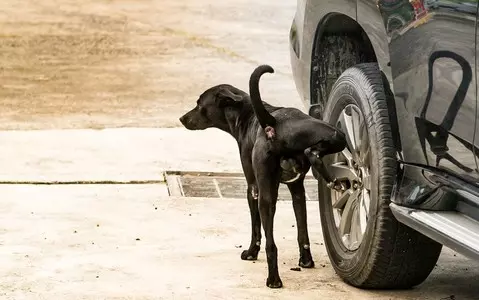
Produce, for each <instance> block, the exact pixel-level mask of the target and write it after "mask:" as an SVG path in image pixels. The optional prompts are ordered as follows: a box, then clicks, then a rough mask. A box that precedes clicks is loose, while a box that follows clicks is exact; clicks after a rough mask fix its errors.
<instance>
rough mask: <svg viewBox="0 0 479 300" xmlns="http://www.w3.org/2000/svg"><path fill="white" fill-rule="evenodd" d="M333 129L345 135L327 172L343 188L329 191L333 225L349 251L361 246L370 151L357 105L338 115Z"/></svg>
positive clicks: (367, 200) (368, 190)
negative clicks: (345, 142)
mask: <svg viewBox="0 0 479 300" xmlns="http://www.w3.org/2000/svg"><path fill="white" fill-rule="evenodd" d="M336 126H337V127H338V128H340V129H341V130H342V131H343V132H344V133H345V135H346V141H347V147H346V148H345V149H344V150H343V151H342V152H339V153H336V154H334V155H333V156H332V160H331V163H330V164H329V169H330V171H331V173H332V175H333V176H334V177H335V178H337V179H338V180H339V181H340V182H341V183H342V184H343V185H344V186H345V187H346V188H345V189H344V190H341V191H337V190H331V201H332V203H331V204H332V208H333V216H334V222H335V225H336V230H337V232H338V235H339V238H340V240H341V241H342V243H343V245H344V246H345V247H346V248H347V249H348V250H350V251H354V250H357V249H358V248H359V246H360V245H361V242H362V239H363V236H364V234H365V232H366V227H367V223H368V220H369V207H370V202H371V181H370V179H371V176H370V164H371V151H370V141H369V136H368V132H367V125H366V123H365V119H364V116H363V114H362V113H361V110H360V109H359V107H358V106H357V105H354V104H349V105H347V106H346V107H345V108H344V109H343V110H342V111H341V113H340V116H339V119H338V121H337V123H336Z"/></svg>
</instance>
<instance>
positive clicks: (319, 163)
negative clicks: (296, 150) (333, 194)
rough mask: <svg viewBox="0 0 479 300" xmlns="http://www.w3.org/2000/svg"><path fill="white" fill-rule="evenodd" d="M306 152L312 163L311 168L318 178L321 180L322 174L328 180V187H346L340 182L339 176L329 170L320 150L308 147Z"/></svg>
mask: <svg viewBox="0 0 479 300" xmlns="http://www.w3.org/2000/svg"><path fill="white" fill-rule="evenodd" d="M304 154H305V155H306V156H307V157H308V160H309V162H310V163H311V169H312V171H313V175H314V177H315V178H316V179H318V180H319V176H322V177H323V179H324V180H325V181H326V182H327V184H328V187H330V188H334V189H336V190H343V189H344V188H345V187H344V186H343V185H342V184H341V183H340V182H338V180H337V178H335V177H334V176H333V175H332V174H331V172H329V171H328V169H327V168H326V166H325V165H324V162H323V156H324V155H323V154H322V153H321V152H320V151H318V150H314V149H311V148H307V149H306V150H304Z"/></svg>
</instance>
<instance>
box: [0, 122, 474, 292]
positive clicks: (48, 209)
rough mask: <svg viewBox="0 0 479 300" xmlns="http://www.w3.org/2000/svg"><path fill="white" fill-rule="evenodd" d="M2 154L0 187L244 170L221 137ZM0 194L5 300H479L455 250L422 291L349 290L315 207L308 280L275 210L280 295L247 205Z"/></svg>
mask: <svg viewBox="0 0 479 300" xmlns="http://www.w3.org/2000/svg"><path fill="white" fill-rule="evenodd" d="M186 137H188V138H189V139H188V140H186V139H185V138H186ZM213 141H214V142H213ZM41 142H42V143H41ZM0 145H1V146H0V154H1V158H2V162H1V164H2V166H3V167H2V175H1V176H2V180H20V181H28V180H34V181H38V180H43V181H65V180H67V181H77V180H120V181H128V180H151V179H155V180H156V179H159V178H162V175H161V174H162V171H164V170H195V169H197V170H202V171H239V168H240V166H239V161H238V158H237V153H236V148H235V146H236V145H235V143H234V140H233V139H232V138H231V137H229V136H228V135H226V134H223V133H222V132H220V131H216V130H207V131H202V132H189V131H186V130H183V129H147V130H144V129H111V130H100V131H97V130H72V131H70V130H67V131H28V132H16V133H13V132H2V133H0ZM202 146H205V147H206V148H205V149H206V150H202ZM13 149H15V150H13ZM9 156H10V159H9ZM11 157H13V159H12V158H11ZM9 174H10V175H9ZM0 193H1V195H2V196H1V198H2V202H1V206H0V210H1V215H2V218H1V219H0V228H1V230H0V251H1V253H2V255H0V265H1V266H2V268H0V276H1V278H2V280H1V282H0V298H1V299H263V298H268V299H269V298H271V299H272V298H280V299H293V298H298V297H301V298H307V299H331V298H336V299H405V298H407V299H478V298H479V297H478V295H479V287H478V286H477V284H476V283H477V274H478V273H477V269H478V268H479V263H478V262H474V261H471V260H469V259H467V258H464V257H462V256H460V255H458V254H455V253H454V252H452V251H450V250H448V249H446V250H445V251H443V254H442V256H441V258H440V260H439V262H438V266H437V267H436V269H435V270H434V271H433V273H432V274H431V276H430V277H429V278H428V280H427V281H426V282H425V283H424V284H422V285H421V286H419V287H416V288H415V289H413V290H410V291H361V290H358V289H355V288H352V287H350V286H348V285H346V284H344V283H343V282H342V281H341V280H339V278H338V277H337V276H336V275H335V273H334V270H333V269H332V267H331V265H330V264H329V260H328V257H327V254H326V250H325V248H324V245H322V243H323V239H322V234H321V226H320V223H319V212H318V208H317V205H316V203H315V202H309V203H308V218H309V228H310V235H311V240H312V250H313V255H314V259H315V261H316V264H317V268H315V269H313V270H302V271H301V272H294V271H291V270H290V268H291V267H295V266H296V263H297V259H298V257H297V256H298V253H297V252H298V251H297V248H296V247H297V246H296V228H295V227H294V224H295V221H294V214H293V210H292V207H291V203H290V202H280V203H279V205H278V210H277V216H276V219H275V220H276V222H275V237H276V240H277V244H278V248H279V261H280V272H281V275H282V279H283V282H284V284H285V288H284V289H282V290H276V291H273V290H270V289H268V288H266V287H265V286H264V283H265V276H266V268H267V266H266V261H265V254H264V251H262V252H261V254H260V258H259V260H258V261H257V262H256V263H251V262H244V261H241V260H240V258H239V255H240V253H241V251H242V250H243V248H244V247H246V246H247V244H248V242H249V240H248V239H249V236H250V232H249V228H250V226H249V214H248V208H247V203H246V201H245V200H243V199H222V200H218V199H202V198H174V197H169V196H168V193H167V188H166V185H165V184H163V183H158V184H141V185H98V184H94V185H50V186H45V185H40V186H39V185H17V184H16V185H11V184H2V185H0ZM240 247H241V248H240ZM452 296H453V297H452Z"/></svg>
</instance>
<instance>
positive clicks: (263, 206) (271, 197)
mask: <svg viewBox="0 0 479 300" xmlns="http://www.w3.org/2000/svg"><path fill="white" fill-rule="evenodd" d="M265 149H267V148H260V149H259V150H258V149H256V146H255V150H257V151H254V152H253V162H254V163H253V165H254V168H255V176H256V181H257V183H258V190H259V212H260V215H261V223H262V224H263V228H264V234H265V237H266V258H267V261H268V278H267V279H266V285H267V286H268V287H270V288H280V287H282V286H283V282H282V281H281V278H280V277H279V270H278V248H277V247H276V244H275V242H274V237H273V220H274V214H275V212H276V201H277V200H278V188H279V182H280V177H281V172H280V167H279V158H278V159H276V158H273V157H271V156H269V154H268V153H267V151H265ZM268 156H269V157H268Z"/></svg>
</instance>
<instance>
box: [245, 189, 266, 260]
mask: <svg viewBox="0 0 479 300" xmlns="http://www.w3.org/2000/svg"><path fill="white" fill-rule="evenodd" d="M247 198H248V205H249V212H250V215H251V243H250V245H249V248H248V250H244V251H243V252H242V253H241V259H242V260H256V259H258V252H259V250H260V248H261V218H260V215H259V207H258V187H257V186H256V184H250V183H248V195H247Z"/></svg>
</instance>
